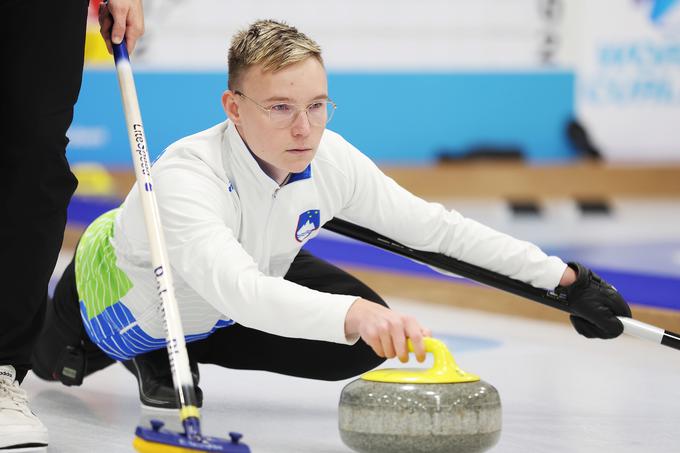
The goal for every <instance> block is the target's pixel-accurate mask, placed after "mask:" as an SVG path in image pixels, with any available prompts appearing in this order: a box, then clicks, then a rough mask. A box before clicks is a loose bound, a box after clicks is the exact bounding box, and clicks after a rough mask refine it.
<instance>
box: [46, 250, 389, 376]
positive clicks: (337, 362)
mask: <svg viewBox="0 0 680 453" xmlns="http://www.w3.org/2000/svg"><path fill="white" fill-rule="evenodd" d="M285 279H286V280H289V281H291V282H295V283H298V284H300V285H303V286H306V287H308V288H311V289H315V290H318V291H323V292H327V293H333V294H347V295H356V296H360V297H363V298H364V299H368V300H370V301H373V302H376V303H379V304H381V305H384V306H387V304H386V303H385V301H383V300H382V298H381V297H380V296H378V294H376V293H375V292H374V291H373V290H372V289H370V288H369V287H368V286H366V285H365V284H364V283H362V282H361V281H359V280H358V279H357V278H355V277H353V276H352V275H350V274H348V273H347V272H345V271H343V270H342V269H340V268H338V267H336V266H334V265H332V264H330V263H328V262H326V261H324V260H321V259H319V258H317V257H315V256H314V255H312V254H311V253H309V252H306V251H304V250H303V251H301V252H300V253H299V254H298V256H297V257H296V258H295V260H294V261H293V263H292V265H291V267H290V269H289V271H288V273H287V274H286V276H285ZM81 340H84V343H85V346H84V347H85V350H86V353H87V357H88V365H87V369H86V373H85V375H88V374H91V373H93V372H95V371H97V370H100V369H102V368H104V367H106V366H108V365H110V364H112V363H114V362H115V361H114V360H113V359H111V358H110V357H108V356H106V355H105V354H104V353H103V352H102V351H101V350H100V349H99V348H98V347H97V346H96V345H94V344H93V343H92V342H90V341H89V339H87V336H86V334H85V332H84V329H83V326H82V321H81V318H80V308H79V298H78V293H77V291H76V282H75V272H74V262H71V264H70V265H69V266H68V267H67V268H66V270H65V272H64V275H63V276H62V278H61V280H60V281H59V283H58V285H57V288H56V290H55V294H54V300H53V301H52V302H51V303H50V305H49V307H48V321H47V322H46V324H45V329H44V331H43V333H42V335H41V337H40V340H39V341H38V343H37V345H36V348H35V357H34V365H33V367H34V372H36V374H38V376H41V377H43V378H48V379H49V378H50V377H51V376H53V375H54V372H55V367H56V365H57V363H58V359H59V356H60V354H61V352H62V351H63V349H64V348H65V347H66V346H67V345H76V344H78V342H79V341H81ZM187 350H188V352H189V357H190V359H191V360H193V361H196V362H198V363H211V364H215V365H220V366H223V367H227V368H235V369H249V370H264V371H271V372H275V373H280V374H285V375H288V376H297V377H305V378H311V379H320V380H329V381H330V380H341V379H347V378H350V377H352V376H356V375H358V374H360V373H363V372H364V371H368V370H370V369H372V368H375V367H376V366H378V365H380V364H381V363H382V362H383V361H384V359H383V358H382V357H378V356H377V355H376V354H375V353H374V352H373V350H372V349H371V348H370V347H369V346H368V345H367V344H366V343H364V342H363V340H359V341H358V342H357V343H356V344H354V345H352V346H348V345H342V344H337V343H331V342H326V341H314V340H305V339H299V338H287V337H281V336H278V335H272V334H269V333H266V332H262V331H259V330H255V329H251V328H248V327H244V326H242V325H240V324H234V325H232V326H230V327H225V328H222V329H218V330H217V331H215V332H214V333H213V334H212V335H210V336H209V337H207V338H205V339H203V340H199V341H195V342H191V343H188V344H187ZM148 354H153V355H154V356H163V355H165V356H167V353H166V351H165V349H163V350H158V351H152V352H150V353H148Z"/></svg>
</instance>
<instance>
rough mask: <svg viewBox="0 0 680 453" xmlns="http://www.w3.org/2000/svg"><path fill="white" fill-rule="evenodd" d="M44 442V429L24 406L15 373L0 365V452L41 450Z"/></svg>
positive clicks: (46, 438)
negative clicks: (14, 449) (29, 449)
mask: <svg viewBox="0 0 680 453" xmlns="http://www.w3.org/2000/svg"><path fill="white" fill-rule="evenodd" d="M47 440H48V437H47V428H45V425H43V424H42V422H41V421H40V419H38V417H37V416H36V415H35V414H34V413H33V412H31V409H30V408H29V407H28V398H27V396H26V392H25V391H24V390H23V389H22V388H21V387H19V382H18V381H17V380H16V370H15V369H14V367H13V366H12V365H2V366H0V449H5V448H7V449H12V448H29V447H45V446H47ZM3 451H4V450H3Z"/></svg>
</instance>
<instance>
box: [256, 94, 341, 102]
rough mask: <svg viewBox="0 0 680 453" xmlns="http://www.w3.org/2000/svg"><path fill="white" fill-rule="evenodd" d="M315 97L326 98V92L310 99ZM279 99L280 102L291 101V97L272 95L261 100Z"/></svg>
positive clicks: (273, 100) (315, 98)
mask: <svg viewBox="0 0 680 453" xmlns="http://www.w3.org/2000/svg"><path fill="white" fill-rule="evenodd" d="M317 99H328V94H326V93H323V94H319V95H318V96H314V97H312V99H311V100H312V101H315V100H317ZM279 101H281V102H293V99H292V98H289V97H286V96H272V97H270V98H267V99H265V100H264V101H262V102H279Z"/></svg>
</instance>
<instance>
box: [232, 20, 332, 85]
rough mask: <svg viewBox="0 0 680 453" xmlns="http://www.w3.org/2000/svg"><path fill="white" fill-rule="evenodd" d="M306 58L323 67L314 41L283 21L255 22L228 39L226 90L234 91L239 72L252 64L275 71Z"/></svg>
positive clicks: (240, 75) (319, 48) (317, 46)
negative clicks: (314, 59) (227, 79)
mask: <svg viewBox="0 0 680 453" xmlns="http://www.w3.org/2000/svg"><path fill="white" fill-rule="evenodd" d="M309 57H314V58H316V59H317V60H318V61H319V63H321V64H323V59H322V58H321V47H319V45H318V44H317V43H316V42H314V40H312V39H310V38H308V37H307V36H306V35H305V34H304V33H301V32H299V31H298V30H297V28H295V27H291V26H290V25H288V24H286V23H284V22H276V21H274V20H258V21H257V22H254V23H252V24H251V25H250V26H249V27H248V28H247V29H245V30H241V31H239V32H237V33H236V34H235V35H234V37H233V38H232V40H231V46H230V47H229V61H228V64H229V89H230V90H235V89H236V86H237V85H238V84H239V83H240V78H241V77H242V75H243V73H244V72H245V71H246V70H247V69H248V68H250V67H252V66H254V65H257V64H260V65H262V69H264V70H265V71H272V72H276V71H278V70H280V69H283V68H285V67H286V66H290V65H292V64H294V63H298V62H300V61H303V60H306V59H307V58H309Z"/></svg>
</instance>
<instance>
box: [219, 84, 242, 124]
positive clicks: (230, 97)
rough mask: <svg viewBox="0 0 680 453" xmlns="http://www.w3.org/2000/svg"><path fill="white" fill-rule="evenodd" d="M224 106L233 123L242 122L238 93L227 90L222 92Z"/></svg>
mask: <svg viewBox="0 0 680 453" xmlns="http://www.w3.org/2000/svg"><path fill="white" fill-rule="evenodd" d="M222 108H223V109H224V113H226V114H227V116H228V117H229V119H230V120H231V122H232V123H234V124H235V125H237V126H239V125H240V124H241V115H240V114H239V109H238V103H237V102H236V94H235V93H234V92H233V91H231V90H227V91H225V92H224V93H222Z"/></svg>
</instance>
